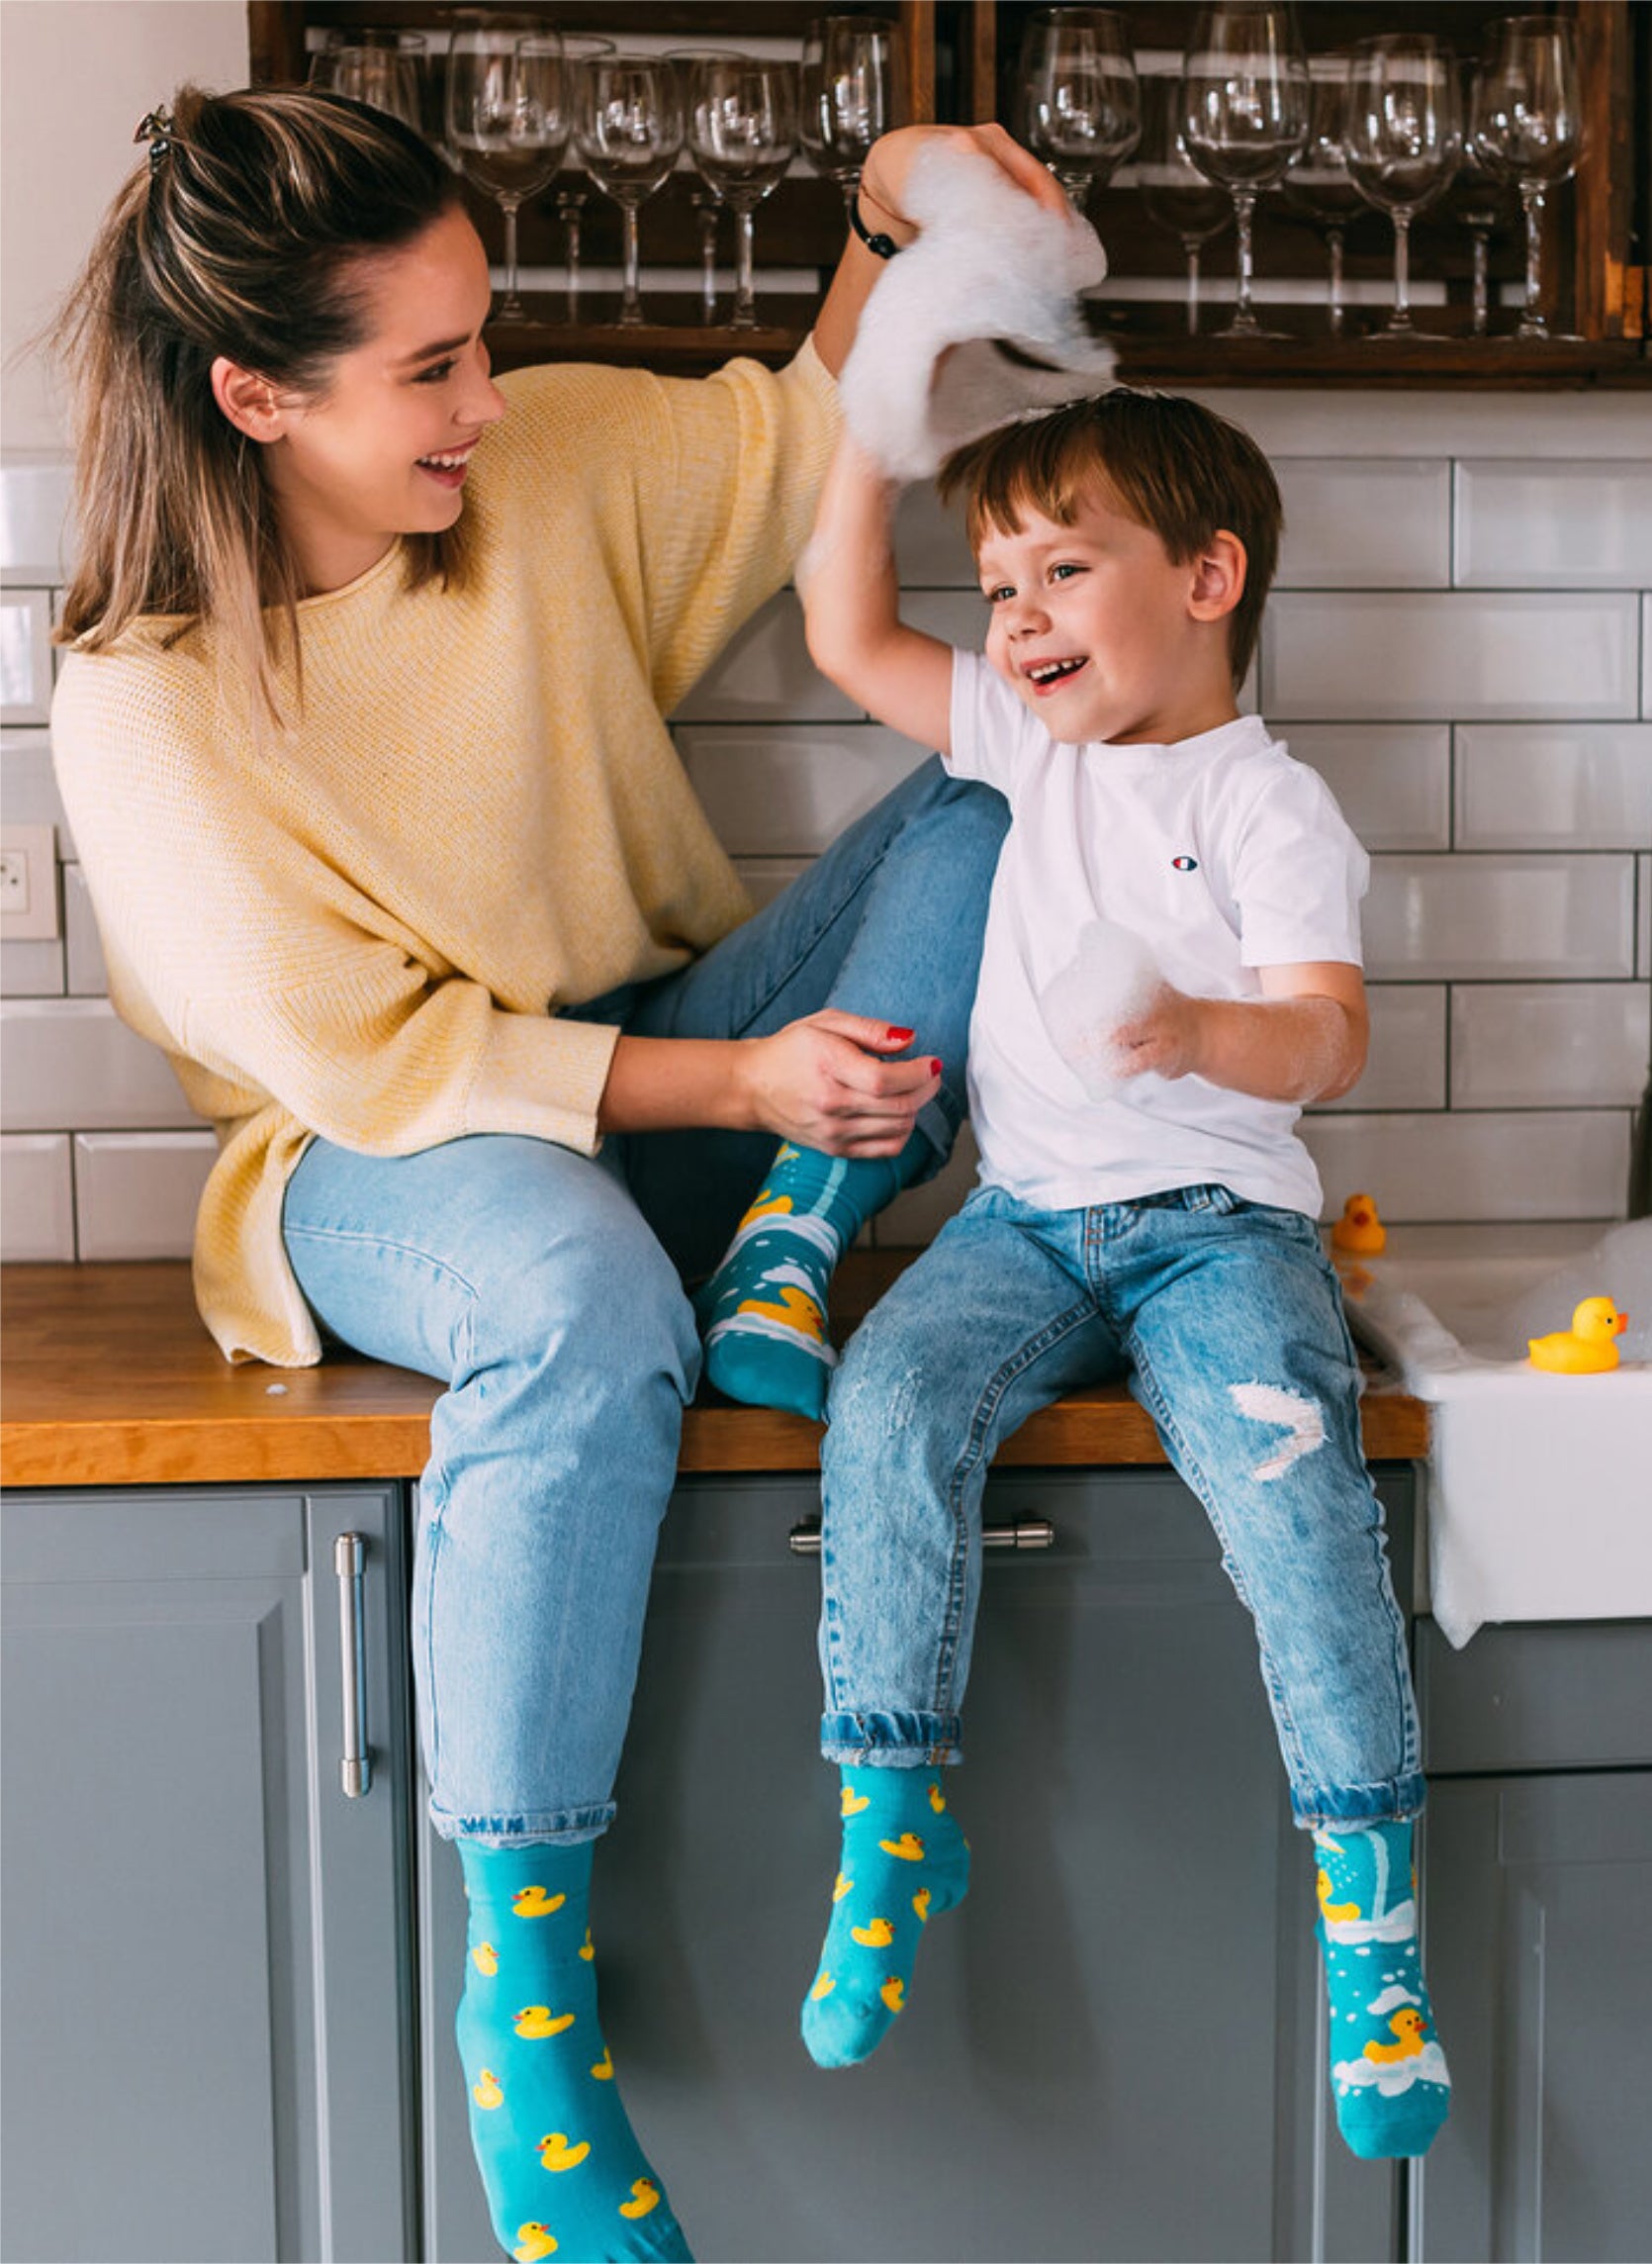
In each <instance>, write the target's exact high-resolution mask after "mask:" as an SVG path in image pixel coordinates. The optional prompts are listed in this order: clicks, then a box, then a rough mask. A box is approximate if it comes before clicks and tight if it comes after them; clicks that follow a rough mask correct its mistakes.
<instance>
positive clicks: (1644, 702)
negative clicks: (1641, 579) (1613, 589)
mask: <svg viewBox="0 0 1652 2264" xmlns="http://www.w3.org/2000/svg"><path fill="white" fill-rule="evenodd" d="M1640 711H1641V713H1642V714H1643V715H1644V716H1646V717H1647V719H1648V720H1649V721H1652V590H1649V591H1648V592H1647V594H1646V596H1645V597H1644V598H1642V599H1641V601H1640Z"/></svg>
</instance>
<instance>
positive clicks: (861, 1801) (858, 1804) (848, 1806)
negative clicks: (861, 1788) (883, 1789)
mask: <svg viewBox="0 0 1652 2264" xmlns="http://www.w3.org/2000/svg"><path fill="white" fill-rule="evenodd" d="M871 1806H872V1795H871V1793H869V1792H851V1790H850V1789H849V1787H848V1785H845V1786H844V1788H843V1813H844V1815H845V1816H859V1815H860V1813H861V1811H862V1809H863V1808H870V1807H871Z"/></svg>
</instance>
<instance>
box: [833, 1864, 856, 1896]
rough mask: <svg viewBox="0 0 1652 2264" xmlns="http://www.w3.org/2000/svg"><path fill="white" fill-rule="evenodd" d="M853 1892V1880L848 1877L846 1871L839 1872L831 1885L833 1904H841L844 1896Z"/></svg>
mask: <svg viewBox="0 0 1652 2264" xmlns="http://www.w3.org/2000/svg"><path fill="white" fill-rule="evenodd" d="M854 1891H855V1882H854V1880H853V1879H852V1878H851V1877H850V1876H849V1873H848V1872H847V1871H840V1872H839V1873H838V1875H837V1877H836V1879H835V1880H834V1881H833V1883H832V1900H833V1902H835V1903H841V1902H842V1900H843V1898H844V1896H845V1895H847V1894H853V1892H854Z"/></svg>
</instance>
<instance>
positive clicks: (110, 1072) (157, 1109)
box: [0, 998, 200, 1132]
mask: <svg viewBox="0 0 1652 2264" xmlns="http://www.w3.org/2000/svg"><path fill="white" fill-rule="evenodd" d="M0 1039H3V1043H4V1050H5V1058H6V1080H5V1086H4V1091H3V1095H0V1129H4V1130H5V1131H8V1132H61V1131H66V1130H70V1129H77V1128H80V1127H84V1128H85V1129H87V1130H88V1131H92V1130H96V1131H105V1130H111V1131H116V1130H129V1129H130V1130H138V1129H141V1130H143V1131H160V1130H170V1129H172V1128H173V1127H174V1126H186V1125H188V1126H193V1125H197V1124H199V1122H200V1119H199V1117H197V1116H196V1114H195V1112H194V1110H193V1109H192V1108H191V1107H190V1105H189V1103H188V1101H187V1100H185V1098H184V1096H183V1091H182V1088H181V1087H180V1085H179V1084H178V1081H177V1079H176V1078H175V1077H174V1076H173V1074H172V1070H171V1067H170V1065H169V1064H168V1062H167V1060H166V1057H165V1056H164V1054H162V1053H161V1052H160V1051H159V1050H158V1048H156V1047H154V1046H151V1045H149V1044H148V1043H147V1042H146V1040H144V1039H142V1038H140V1037H138V1036H136V1035H135V1034H134V1032H133V1031H131V1030H129V1029H128V1028H127V1026H126V1024H125V1023H124V1022H121V1021H118V1020H117V1019H116V1015H115V1009H114V1007H113V1006H111V1005H110V1003H109V1001H108V1000H107V999H106V998H7V999H4V1000H0Z"/></svg>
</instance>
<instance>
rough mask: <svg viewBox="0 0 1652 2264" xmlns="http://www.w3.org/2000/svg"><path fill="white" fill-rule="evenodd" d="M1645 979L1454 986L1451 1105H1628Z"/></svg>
mask: <svg viewBox="0 0 1652 2264" xmlns="http://www.w3.org/2000/svg"><path fill="white" fill-rule="evenodd" d="M1649 1048H1652V988H1649V987H1648V986H1647V985H1646V984H1644V983H1489V984H1481V983H1459V984H1456V985H1454V986H1453V987H1452V991H1451V1105H1452V1107H1453V1108H1554V1107H1563V1106H1566V1105H1568V1104H1571V1105H1576V1106H1578V1107H1607V1106H1611V1105H1613V1104H1616V1105H1618V1106H1622V1107H1628V1106H1631V1105H1632V1104H1633V1103H1634V1102H1635V1101H1636V1100H1638V1099H1639V1098H1640V1095H1641V1091H1642V1088H1643V1087H1644V1085H1645V1084H1646V1070H1647V1056H1648V1051H1649Z"/></svg>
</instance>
